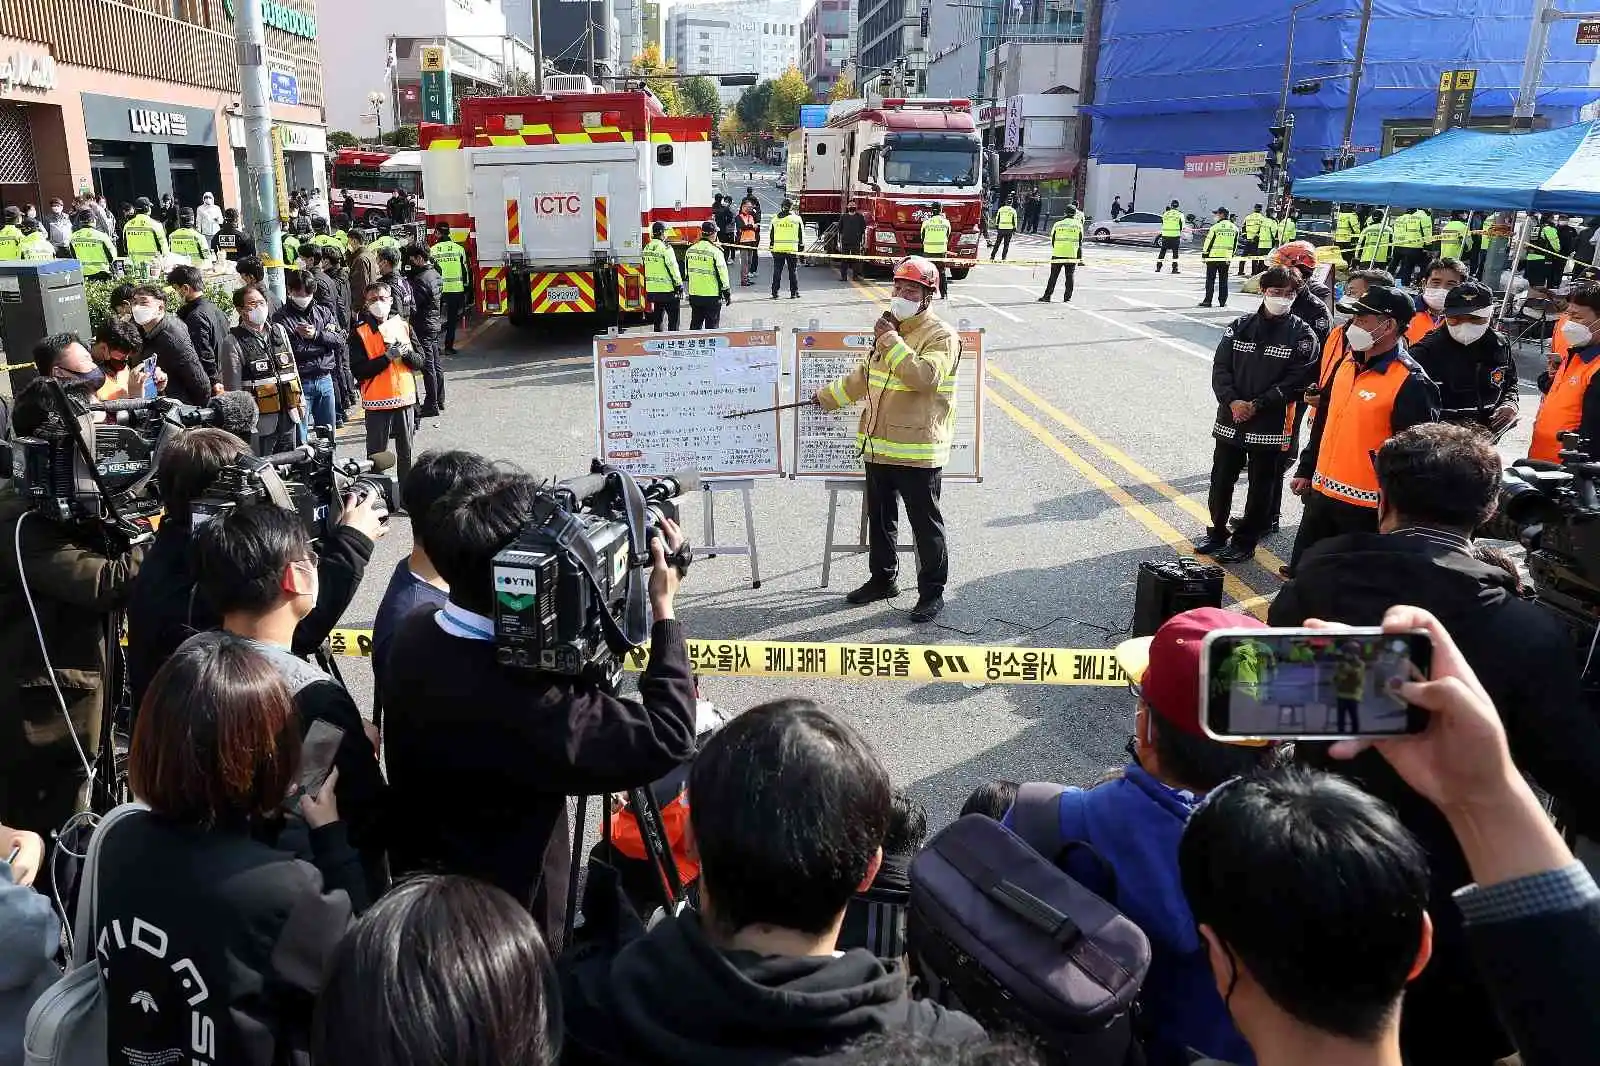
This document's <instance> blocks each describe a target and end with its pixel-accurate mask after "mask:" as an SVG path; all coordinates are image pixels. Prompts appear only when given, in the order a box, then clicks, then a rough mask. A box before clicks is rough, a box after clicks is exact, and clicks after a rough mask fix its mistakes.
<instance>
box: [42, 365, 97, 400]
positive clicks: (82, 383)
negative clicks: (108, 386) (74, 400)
mask: <svg viewBox="0 0 1600 1066" xmlns="http://www.w3.org/2000/svg"><path fill="white" fill-rule="evenodd" d="M55 377H56V380H58V381H60V382H61V387H62V388H64V389H66V390H67V392H69V393H73V394H75V395H84V394H88V393H95V392H99V391H100V386H102V385H104V384H105V383H106V372H105V371H104V370H101V369H100V368H99V367H95V368H94V369H93V370H89V371H86V372H85V373H82V374H79V373H77V372H75V371H72V370H66V369H64V368H62V367H59V366H58V367H56V369H55Z"/></svg>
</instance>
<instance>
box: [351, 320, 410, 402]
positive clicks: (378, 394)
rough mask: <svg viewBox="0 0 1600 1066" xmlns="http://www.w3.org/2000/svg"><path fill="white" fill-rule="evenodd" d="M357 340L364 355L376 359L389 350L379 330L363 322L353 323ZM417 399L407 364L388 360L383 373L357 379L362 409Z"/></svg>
mask: <svg viewBox="0 0 1600 1066" xmlns="http://www.w3.org/2000/svg"><path fill="white" fill-rule="evenodd" d="M356 333H357V334H358V335H359V336H360V337H361V343H362V344H363V345H364V346H365V347H366V349H367V358H368V359H376V358H378V357H379V356H381V355H382V354H383V353H384V352H386V351H388V350H389V342H388V341H386V340H384V339H383V334H381V333H379V332H378V331H377V330H375V329H373V328H372V327H371V326H369V325H367V324H366V323H365V322H363V323H361V325H359V326H357V327H356ZM416 402H417V381H416V378H414V377H413V376H412V374H411V368H410V367H408V366H406V365H405V364H404V363H400V362H391V363H390V364H389V365H388V366H387V367H385V368H384V370H383V373H381V374H379V375H378V376H376V377H372V378H368V379H367V380H366V381H363V382H362V383H361V407H362V410H365V411H393V410H396V409H397V408H401V407H410V406H411V405H412V404H414V403H416Z"/></svg>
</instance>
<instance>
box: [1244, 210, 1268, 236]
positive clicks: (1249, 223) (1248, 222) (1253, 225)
mask: <svg viewBox="0 0 1600 1066" xmlns="http://www.w3.org/2000/svg"><path fill="white" fill-rule="evenodd" d="M1266 220H1267V216H1266V215H1263V214H1262V213H1261V212H1259V211H1252V212H1250V213H1249V214H1248V215H1246V216H1244V239H1245V240H1247V241H1249V242H1250V243H1251V244H1254V243H1255V241H1256V234H1258V233H1260V232H1261V223H1263V222H1265V221H1266Z"/></svg>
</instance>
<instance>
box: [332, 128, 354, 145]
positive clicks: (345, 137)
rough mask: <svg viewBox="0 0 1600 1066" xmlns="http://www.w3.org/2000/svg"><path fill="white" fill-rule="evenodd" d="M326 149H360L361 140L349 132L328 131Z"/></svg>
mask: <svg viewBox="0 0 1600 1066" xmlns="http://www.w3.org/2000/svg"><path fill="white" fill-rule="evenodd" d="M328 147H329V148H360V147H361V138H360V137H357V136H356V135H355V134H353V133H351V132H350V131H349V130H329V131H328Z"/></svg>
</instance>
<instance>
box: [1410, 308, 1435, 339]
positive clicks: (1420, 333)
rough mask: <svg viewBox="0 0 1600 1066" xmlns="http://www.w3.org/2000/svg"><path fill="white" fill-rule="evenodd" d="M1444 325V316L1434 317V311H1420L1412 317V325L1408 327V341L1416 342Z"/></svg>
mask: <svg viewBox="0 0 1600 1066" xmlns="http://www.w3.org/2000/svg"><path fill="white" fill-rule="evenodd" d="M1442 325H1444V316H1442V315H1441V316H1440V317H1438V318H1434V317H1433V312H1432V311H1419V312H1417V313H1416V314H1415V315H1413V316H1412V317H1411V325H1409V326H1407V327H1406V343H1407V344H1415V343H1417V342H1418V341H1420V340H1421V339H1422V338H1424V337H1426V336H1427V335H1428V334H1430V333H1432V332H1433V331H1434V330H1435V329H1437V328H1439V327H1440V326H1442Z"/></svg>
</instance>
